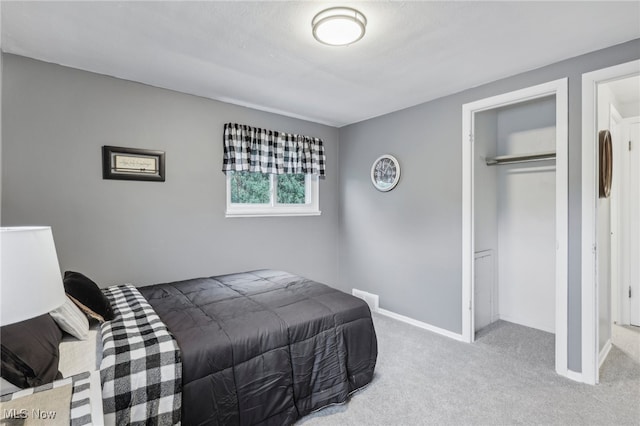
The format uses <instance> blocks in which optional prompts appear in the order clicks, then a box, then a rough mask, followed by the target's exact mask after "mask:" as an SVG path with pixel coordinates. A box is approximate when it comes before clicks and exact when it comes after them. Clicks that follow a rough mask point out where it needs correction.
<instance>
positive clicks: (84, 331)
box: [49, 297, 89, 340]
mask: <svg viewBox="0 0 640 426" xmlns="http://www.w3.org/2000/svg"><path fill="white" fill-rule="evenodd" d="M66 299H67V300H66V301H65V302H64V304H63V305H62V306H60V307H59V308H57V309H54V310H53V311H51V312H49V314H50V315H51V316H52V317H53V319H54V320H55V322H56V323H58V326H59V327H60V328H61V329H62V330H64V331H66V332H67V333H69V334H71V335H72V336H74V337H77V338H78V339H80V340H85V339H86V338H87V336H88V335H89V320H87V317H86V316H85V314H83V313H82V311H81V310H80V309H79V308H78V307H77V306H76V305H75V303H73V302H72V301H71V299H69V298H68V297H67V298H66Z"/></svg>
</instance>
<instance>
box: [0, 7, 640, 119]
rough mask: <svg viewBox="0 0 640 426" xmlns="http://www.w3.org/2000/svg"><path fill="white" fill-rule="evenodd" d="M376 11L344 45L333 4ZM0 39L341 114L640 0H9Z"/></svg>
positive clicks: (445, 88) (427, 89)
mask: <svg viewBox="0 0 640 426" xmlns="http://www.w3.org/2000/svg"><path fill="white" fill-rule="evenodd" d="M336 5H349V6H352V7H356V8H358V9H359V10H360V11H361V12H362V13H364V14H365V15H366V17H367V20H368V26H367V33H366V35H365V37H364V38H363V39H362V40H361V41H359V42H358V43H356V44H354V45H352V46H348V47H329V46H325V45H322V44H320V43H318V42H316V41H315V40H314V38H313V36H312V35H311V19H312V18H313V16H314V15H315V14H316V13H317V12H319V11H320V10H323V9H324V8H326V7H330V6H336ZM1 12H2V31H1V34H2V50H3V51H5V52H9V53H15V54H18V55H23V56H28V57H32V58H36V59H41V60H44V61H48V62H54V63H59V64H62V65H66V66H70V67H74V68H79V69H83V70H88V71H93V72H97V73H101V74H106V75H111V76H115V77H119V78H124V79H128V80H133V81H139V82H142V83H147V84H150V85H154V86H158V87H164V88H168V89H173V90H177V91H181V92H185V93H191V94H195V95H200V96H204V97H208V98H212V99H218V100H221V101H225V102H231V103H235V104H240V105H246V106H251V107H254V108H258V109H262V110H266V111H273V112H278V113H280V114H284V115H289V116H294V117H300V118H305V119H308V120H312V121H315V122H319V123H325V124H329V125H333V126H338V127H340V126H343V125H346V124H350V123H354V122H358V121H361V120H365V119H367V118H371V117H376V116H379V115H382V114H386V113H388V112H392V111H396V110H399V109H403V108H406V107H409V106H412V105H416V104H419V103H422V102H426V101H429V100H432V99H435V98H438V97H442V96H445V95H448V94H451V93H455V92H459V91H461V90H464V89H467V88H469V87H473V86H477V85H480V84H483V83H488V82H491V81H495V80H497V79H500V78H503V77H507V76H509V75H513V74H517V73H520V72H523V71H527V70H531V69H535V68H539V67H541V66H544V65H547V64H550V63H553V62H557V61H560V60H562V59H566V58H570V57H574V56H578V55H581V54H583V53H587V52H591V51H594V50H598V49H601V48H604V47H608V46H611V45H615V44H619V43H622V42H625V41H628V40H632V39H636V38H640V2H638V1H632V2H610V1H608V2H576V1H570V2H478V1H472V2H434V1H427V2H405V1H379V2H353V1H345V2H340V3H336V2H323V1H322V2H321V1H289V2H272V1H262V2H240V1H229V2H213V1H209V2H180V1H174V2H168V1H165V2H131V1H129V2H89V1H81V2H52V1H46V2H10V1H2V11H1Z"/></svg>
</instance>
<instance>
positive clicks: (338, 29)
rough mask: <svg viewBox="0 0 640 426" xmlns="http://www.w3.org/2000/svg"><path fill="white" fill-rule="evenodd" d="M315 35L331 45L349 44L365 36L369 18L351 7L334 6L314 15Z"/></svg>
mask: <svg viewBox="0 0 640 426" xmlns="http://www.w3.org/2000/svg"><path fill="white" fill-rule="evenodd" d="M311 25H312V26H313V36H314V37H315V39H316V40H318V41H319V42H320V43H323V44H328V45H329V46H347V45H349V44H352V43H355V42H356V41H358V40H360V39H361V38H362V37H364V31H365V28H366V27H367V18H366V17H365V16H364V15H363V14H362V13H360V12H358V11H357V10H355V9H352V8H350V7H332V8H330V9H325V10H323V11H322V12H320V13H318V14H317V15H316V16H314V17H313V20H312V21H311Z"/></svg>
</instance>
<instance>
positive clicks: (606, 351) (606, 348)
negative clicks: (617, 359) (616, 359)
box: [598, 339, 611, 369]
mask: <svg viewBox="0 0 640 426" xmlns="http://www.w3.org/2000/svg"><path fill="white" fill-rule="evenodd" d="M609 352H611V339H609V340H607V342H606V343H605V344H604V347H603V348H602V350H601V351H600V356H599V357H598V369H600V368H601V367H602V364H603V363H604V361H605V360H606V359H607V355H609Z"/></svg>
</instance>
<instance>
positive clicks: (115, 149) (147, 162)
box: [102, 145, 165, 182]
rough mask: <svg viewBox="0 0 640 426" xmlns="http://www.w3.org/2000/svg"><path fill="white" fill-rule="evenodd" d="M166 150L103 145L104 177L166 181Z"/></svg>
mask: <svg viewBox="0 0 640 426" xmlns="http://www.w3.org/2000/svg"><path fill="white" fill-rule="evenodd" d="M164 157H165V154H164V151H154V150H150V149H138V148H123V147H119V146H106V145H105V146H103V147H102V178H103V179H120V180H148V181H156V182H164V161H165V158H164Z"/></svg>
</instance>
